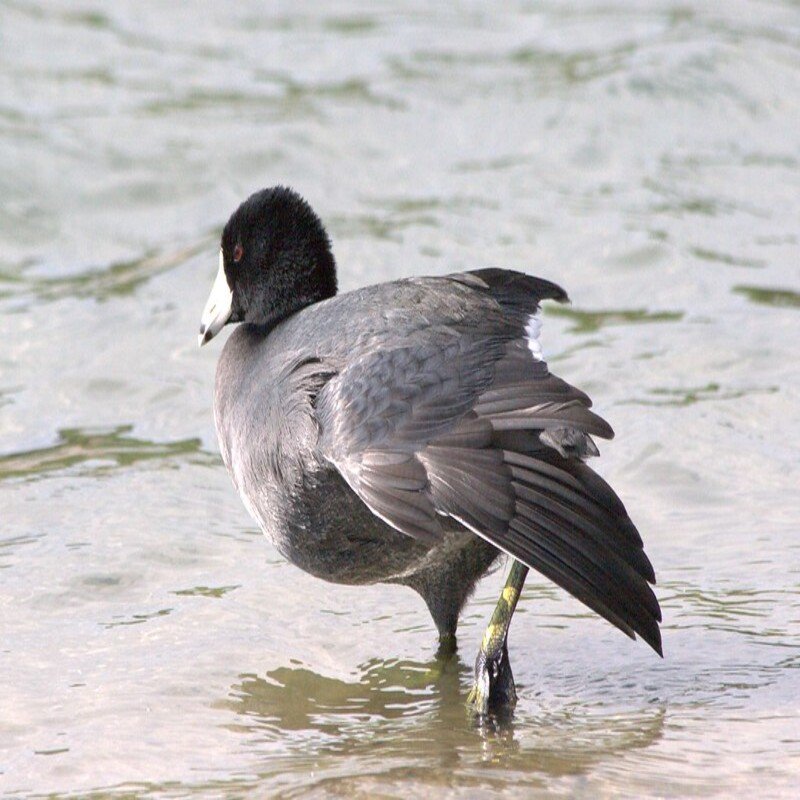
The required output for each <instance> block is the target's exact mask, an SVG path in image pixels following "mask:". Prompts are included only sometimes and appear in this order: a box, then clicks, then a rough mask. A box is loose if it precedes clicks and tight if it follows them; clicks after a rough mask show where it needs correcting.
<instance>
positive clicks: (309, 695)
mask: <svg viewBox="0 0 800 800" xmlns="http://www.w3.org/2000/svg"><path fill="white" fill-rule="evenodd" d="M470 679H471V669H470V668H469V667H468V666H467V665H465V664H464V663H463V662H462V661H461V659H460V658H459V657H458V656H457V655H456V656H454V657H452V658H449V659H434V660H431V661H429V662H416V661H410V660H399V659H393V660H378V659H373V660H370V661H368V662H366V663H364V664H362V665H361V666H360V667H359V670H358V674H357V675H356V676H354V678H353V680H342V679H338V678H330V677H326V676H323V675H320V674H317V673H316V672H314V671H313V670H311V669H308V668H307V667H305V666H303V665H299V664H295V665H293V666H285V667H279V668H277V669H274V670H271V671H270V672H268V673H267V674H266V676H265V677H259V676H256V675H252V674H244V675H240V676H239V678H238V680H237V681H236V682H235V683H234V684H233V685H232V687H231V691H230V694H229V697H228V698H227V699H226V700H225V701H223V702H222V703H221V704H220V705H221V706H222V707H224V708H227V709H229V710H231V711H234V712H235V713H236V715H237V717H236V723H235V724H232V725H231V726H230V727H231V728H233V729H236V730H239V731H241V732H242V733H245V734H247V735H248V737H249V738H250V740H251V741H252V742H254V743H256V742H259V741H260V742H262V743H263V744H266V743H269V744H270V746H269V747H268V748H266V749H265V755H266V752H267V751H269V752H271V753H272V754H273V756H274V745H276V744H279V745H280V746H281V749H282V750H283V751H284V752H283V755H284V756H287V757H288V758H282V759H280V761H281V763H282V769H284V770H285V769H287V767H289V768H291V766H290V765H292V764H294V765H295V766H296V768H297V769H303V768H305V767H306V766H307V760H308V758H309V757H312V756H313V758H314V759H315V761H314V763H315V764H316V765H318V766H319V767H322V766H323V765H324V763H325V759H326V757H328V756H334V755H335V756H337V759H338V758H339V757H341V756H347V757H350V758H356V759H361V758H364V759H368V761H369V763H370V764H371V769H374V768H375V764H376V763H378V764H381V765H383V766H382V767H381V768H380V771H381V774H383V775H384V777H387V776H389V775H390V773H391V772H392V771H393V770H394V769H399V768H400V766H399V764H403V765H405V766H404V767H403V769H405V770H406V771H407V770H408V769H412V771H413V770H416V769H423V768H424V769H425V770H426V771H429V770H431V769H433V770H437V769H438V770H441V771H442V773H443V774H452V770H453V769H454V768H456V767H459V768H464V767H469V768H470V769H494V768H495V767H503V768H504V769H508V770H518V771H520V772H521V773H525V774H529V775H530V776H531V778H533V776H535V775H538V776H539V779H541V777H542V776H543V775H549V776H558V775H574V774H581V773H584V772H586V771H588V770H589V769H590V768H591V767H592V766H593V765H594V764H596V763H598V762H600V761H603V760H605V759H607V758H609V757H614V756H618V755H621V754H622V753H624V752H626V751H630V750H635V749H640V748H647V747H649V746H651V745H652V744H654V743H655V742H657V741H658V740H659V739H660V738H661V736H662V732H663V728H664V721H665V717H666V710H665V708H664V707H663V706H659V707H656V706H645V707H643V708H640V709H637V710H634V711H630V710H629V711H626V712H622V713H614V712H611V711H605V710H603V709H602V708H601V709H598V708H597V707H596V706H595V707H588V706H579V707H576V705H575V704H574V703H572V704H569V705H568V706H567V707H564V706H563V705H557V706H556V710H554V711H544V710H542V708H541V707H539V708H536V707H532V701H531V700H530V699H525V698H527V697H529V696H528V695H524V696H523V701H522V702H521V703H520V704H519V705H518V706H517V709H516V710H515V712H514V713H513V715H512V714H506V715H503V716H499V717H494V718H491V719H488V720H482V721H479V722H476V721H475V720H474V719H473V718H471V717H470V716H469V714H468V712H467V711H466V708H465V704H464V701H465V698H466V694H467V690H468V688H469V683H470ZM548 705H551V706H552V705H553V703H552V701H550V702H549V703H548ZM256 749H257V748H256ZM293 752H294V755H296V756H301V757H300V758H297V759H293V758H292V753H293ZM304 765H305V766H304ZM409 765H416V766H413V767H411V766H409ZM265 766H266V765H265ZM268 771H269V770H268ZM426 775H427V776H428V777H430V774H429V772H426ZM497 777H499V776H497Z"/></svg>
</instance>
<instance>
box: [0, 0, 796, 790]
mask: <svg viewBox="0 0 800 800" xmlns="http://www.w3.org/2000/svg"><path fill="white" fill-rule="evenodd" d="M276 182H284V183H288V184H291V185H292V186H295V187H296V188H297V189H299V190H300V191H301V192H302V193H304V194H305V195H306V196H307V197H308V198H309V200H310V201H311V202H312V204H313V205H314V206H315V207H316V208H317V210H318V211H319V212H320V214H321V215H322V216H323V218H324V219H325V220H326V221H327V222H328V224H329V227H330V230H331V233H332V236H333V238H334V243H335V253H336V255H337V257H338V260H339V263H340V269H341V283H342V286H343V288H344V289H350V288H354V287H356V286H360V285H363V284H366V283H369V282H374V281H380V280H386V279H389V278H396V277H400V276H406V275H412V274H425V273H443V272H446V271H451V270H453V269H455V268H461V267H470V266H472V267H477V266H486V265H503V266H514V267H521V268H525V269H527V270H528V271H531V272H533V273H536V274H540V275H543V276H546V277H549V278H552V279H555V280H557V281H558V282H560V283H562V284H563V285H564V286H565V287H566V288H567V289H568V290H569V291H570V293H571V295H572V298H573V302H574V305H573V306H572V307H571V308H570V309H567V310H566V311H561V310H556V309H548V310H547V313H546V315H545V329H544V346H545V351H546V354H547V355H548V357H549V360H550V362H551V364H552V366H553V368H554V370H555V371H556V372H557V373H559V374H561V375H563V377H565V378H567V379H568V380H569V381H571V382H573V383H575V384H577V385H578V386H581V387H582V388H583V389H585V390H586V391H588V392H589V393H590V394H591V395H592V396H593V397H594V398H595V402H596V405H597V408H598V410H599V411H600V412H601V413H602V414H603V415H604V416H605V417H606V418H608V419H609V420H610V422H611V423H612V424H613V426H614V427H615V429H616V430H617V440H616V441H615V442H613V443H609V444H606V445H605V447H604V448H603V457H602V459H601V460H600V461H599V462H596V466H597V467H598V469H599V470H600V471H601V472H602V474H603V475H604V476H605V477H606V478H608V479H609V480H610V481H611V482H612V483H613V485H614V486H615V487H616V488H617V489H618V491H619V492H620V494H621V495H622V497H623V498H624V499H625V501H626V503H627V505H628V507H629V510H630V512H631V515H632V516H633V518H634V519H635V520H636V521H637V523H638V525H639V527H640V529H641V530H642V532H643V534H644V537H645V540H646V543H647V549H648V552H649V554H650V556H651V557H652V560H653V562H654V563H655V565H656V569H657V572H658V576H659V587H658V595H659V597H660V599H661V601H662V605H663V608H664V616H665V624H664V647H665V654H666V658H665V659H664V660H663V661H661V660H659V659H658V658H657V657H655V656H654V655H653V653H651V652H650V651H649V650H648V648H646V647H645V646H644V645H641V644H634V643H632V642H629V641H628V640H627V639H625V638H624V637H623V636H621V635H620V634H619V633H618V632H616V631H615V630H613V629H612V628H611V627H610V626H609V625H607V624H605V623H603V622H602V621H600V620H598V619H596V618H595V617H593V616H592V615H591V614H589V613H586V612H585V610H584V608H583V607H582V606H580V605H579V604H577V603H576V602H574V601H572V600H571V599H569V598H567V597H565V596H564V594H563V593H562V592H560V591H558V590H557V589H555V588H554V587H552V586H551V585H549V584H547V583H546V582H544V581H543V580H539V579H535V578H533V579H531V580H530V581H529V583H528V586H527V588H526V591H525V594H524V597H523V601H522V603H521V606H520V609H519V611H518V614H517V618H516V621H515V624H514V626H513V628H512V637H511V649H512V662H513V664H514V670H515V674H516V676H517V679H518V682H519V684H520V703H519V706H518V708H517V711H516V714H515V717H514V721H513V724H512V725H511V726H510V727H509V728H505V729H503V730H499V731H491V730H479V729H476V728H474V727H473V726H471V725H470V724H468V722H467V720H466V717H465V714H464V711H463V705H462V704H463V701H464V697H465V694H466V689H467V687H468V682H469V671H470V666H471V662H472V659H473V657H474V653H475V648H476V646H477V643H478V642H479V640H480V636H481V627H482V624H483V623H484V621H485V620H486V619H487V617H488V616H489V614H490V611H491V607H492V604H493V602H494V599H495V597H496V595H497V592H498V589H499V586H500V584H501V581H502V575H501V574H495V575H494V576H492V577H490V578H488V579H487V580H486V581H484V582H483V583H482V584H481V586H480V587H479V590H478V592H477V594H476V596H475V598H474V599H473V601H472V602H471V603H470V605H469V606H468V609H467V611H466V614H465V617H464V620H463V624H462V628H461V650H460V654H459V659H458V661H457V662H454V663H452V664H450V665H449V668H448V669H447V670H446V671H445V673H444V674H442V675H441V676H439V677H438V678H436V677H433V676H432V674H431V672H430V669H431V667H433V666H434V661H433V654H434V649H435V641H434V632H433V628H432V624H431V622H430V620H429V618H428V615H427V612H426V611H425V609H424V608H423V605H422V603H421V601H420V600H419V599H418V598H417V597H416V596H415V595H414V594H412V593H411V592H410V591H407V590H402V589H400V588H391V587H381V586H378V587H372V588H363V589H352V588H346V587H333V586H329V585H326V584H324V583H321V582H319V581H317V580H315V579H313V578H311V577H309V576H307V575H304V574H302V573H301V572H299V571H298V570H297V569H295V568H293V567H291V566H289V565H287V564H285V563H284V562H283V561H282V560H281V558H280V557H279V556H278V555H277V553H275V552H274V551H273V550H272V549H271V547H270V546H269V545H268V543H267V542H266V541H265V540H264V539H263V538H262V537H261V536H260V535H259V534H258V533H257V532H256V531H255V530H254V526H253V525H252V524H251V522H250V521H249V519H248V517H247V515H246V513H245V511H244V509H243V508H242V506H241V504H240V502H239V500H238V498H237V497H236V496H235V493H234V491H233V489H232V487H231V486H230V484H229V481H228V478H227V476H226V475H225V472H224V469H223V467H222V465H221V463H220V461H219V458H218V455H217V450H216V444H215V437H214V432H213V424H212V417H211V392H212V380H213V371H214V365H215V362H216V358H217V356H218V354H219V349H220V347H219V343H218V342H214V343H212V345H210V346H209V347H207V348H205V349H203V350H202V351H200V350H198V349H197V345H196V331H197V326H198V319H199V314H200V311H201V308H202V305H203V303H204V301H205V298H206V295H207V292H208V289H209V287H210V281H211V279H212V277H213V274H214V272H215V269H216V251H217V246H216V238H217V236H218V233H219V230H220V227H221V225H222V224H223V223H224V221H225V219H226V218H227V216H228V214H229V213H230V211H231V210H232V209H233V208H234V206H235V205H236V204H237V203H238V202H239V200H241V199H242V198H243V197H244V196H246V195H247V194H248V193H249V192H250V191H252V190H254V189H256V188H259V187H261V186H264V185H268V184H272V183H276ZM798 235H800V6H798V4H797V3H796V2H788V1H787V2H755V1H754V2H742V1H738V2H726V3H718V2H717V3H714V2H705V3H704V2H686V1H684V2H650V1H649V0H647V1H646V2H645V1H644V0H642V2H604V3H601V2H586V3H568V2H545V3H534V2H521V3H517V4H506V5H503V6H501V5H500V4H489V3H485V4H479V3H468V2H461V3H447V4H445V3H441V4H432V3H429V2H425V3H423V2H413V0H405V1H404V2H396V3H371V4H366V3H365V4H363V5H355V4H353V3H349V2H348V3H342V4H328V3H297V2H293V3H289V2H280V3H277V2H276V3H269V4H267V3H255V2H251V3H245V2H239V3H232V4H222V3H219V4H214V5H213V7H212V4H210V3H201V2H183V3H167V2H156V0H152V1H151V2H115V3H100V2H95V3H87V2H82V0H63V1H62V2H56V1H55V0H53V2H44V0H35V1H32V2H28V1H27V0H11V2H4V3H2V5H0V342H2V345H0V503H1V506H0V614H1V615H2V616H1V617H0V793H2V795H3V796H7V797H26V796H31V795H38V794H50V793H52V794H53V795H59V796H60V795H68V794H69V795H71V794H74V795H81V796H86V795H92V796H100V795H104V794H106V793H107V794H109V795H113V794H115V793H127V794H129V795H130V796H147V797H150V796H154V797H184V796H203V797H209V798H210V797H220V796H229V797H239V796H242V795H245V794H250V795H252V796H259V797H260V796H271V795H279V794H284V795H286V796H301V795H306V794H307V795H309V796H313V797H327V796H339V795H347V796H350V797H371V796H381V797H403V798H405V797H413V796H421V795H423V794H428V793H431V792H435V793H436V795H437V796H453V797H474V796H476V795H478V794H479V793H480V794H481V795H482V796H483V795H486V794H491V793H496V794H498V795H506V796H509V797H528V796H530V797H536V796H542V797H543V796H548V797H549V796H576V797H586V798H594V797H619V796H658V797H673V796H687V797H741V796H747V795H753V794H757V795H758V796H760V797H794V796H796V792H797V786H798V784H799V783H800V670H798V667H800V530H798V527H799V525H800V491H798V486H800V470H799V468H798V464H799V461H800V434H799V433H798V428H799V427H800V358H798V347H799V346H800V258H799V256H800V248H799V247H798ZM223 338H224V337H223Z"/></svg>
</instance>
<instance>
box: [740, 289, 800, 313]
mask: <svg viewBox="0 0 800 800" xmlns="http://www.w3.org/2000/svg"><path fill="white" fill-rule="evenodd" d="M733 291H734V292H736V294H741V295H744V297H746V298H747V299H748V300H749V301H750V302H751V303H758V304H759V305H763V306H776V307H778V308H800V292H795V291H792V290H790V289H769V288H767V287H765V286H734V287H733Z"/></svg>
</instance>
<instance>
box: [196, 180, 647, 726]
mask: <svg viewBox="0 0 800 800" xmlns="http://www.w3.org/2000/svg"><path fill="white" fill-rule="evenodd" d="M548 299H549V300H557V301H565V300H566V299H567V295H566V293H565V292H564V291H563V290H562V289H561V288H559V287H558V286H556V285H555V284H554V283H550V282H549V281H546V280H542V279H541V278H534V277H531V276H529V275H524V274H522V273H519V272H512V271H508V270H503V269H479V270H474V271H471V272H462V273H457V274H453V275H446V276H444V277H436V278H408V279H406V280H400V281H394V282H392V283H383V284H379V285H377V286H369V287H366V288H364V289H359V290H357V291H353V292H348V293H346V294H342V295H336V266H335V262H334V258H333V255H332V253H331V247H330V241H329V239H328V236H327V233H326V232H325V229H324V227H323V226H322V223H321V222H320V220H319V218H318V217H317V216H316V214H315V213H314V212H313V211H312V209H311V208H310V206H309V205H308V204H307V203H306V202H305V201H304V200H303V199H302V198H301V197H300V196H299V195H297V194H296V193H295V192H294V191H292V190H291V189H287V188H284V187H274V188H270V189H264V190H263V191H260V192H257V193H256V194H254V195H252V196H251V197H250V198H249V199H248V200H246V201H245V202H244V203H242V205H241V206H239V208H238V209H237V210H236V211H235V212H234V214H233V215H232V216H231V218H230V220H229V221H228V223H227V225H226V226H225V229H224V231H223V233H222V242H221V248H220V255H219V273H218V274H217V278H216V281H215V283H214V286H213V289H212V291H211V296H210V297H209V300H208V303H207V305H206V308H205V310H204V312H203V318H202V324H201V327H200V344H201V345H203V344H205V343H206V342H208V341H209V340H210V339H211V338H213V337H214V336H215V335H216V334H217V333H219V331H220V330H221V329H222V327H223V326H224V325H225V324H227V323H229V322H240V323H242V324H241V325H240V326H239V327H238V328H237V329H236V330H235V331H234V332H233V334H232V335H231V336H230V338H229V339H228V341H227V343H226V344H225V347H224V349H223V351H222V355H221V357H220V359H219V364H218V366H217V375H216V388H215V393H214V414H215V421H216V428H217V434H218V437H219V443H220V448H221V450H222V458H223V460H224V462H225V466H226V467H227V468H228V471H229V473H230V475H231V477H232V479H233V482H234V484H235V486H236V488H237V490H238V491H239V494H240V495H241V497H242V500H243V501H244V504H245V506H246V507H247V509H248V511H249V512H250V513H251V514H252V516H253V517H254V518H255V520H256V521H257V522H258V524H259V525H260V526H261V529H262V530H263V531H264V533H265V534H266V535H267V536H268V537H269V538H270V539H271V540H272V542H273V543H274V544H275V546H276V547H277V548H278V550H279V551H280V552H281V553H282V554H283V555H284V556H285V557H286V558H287V559H288V560H289V561H291V562H292V563H294V564H296V565H297V566H299V567H301V568H302V569H304V570H306V571H307V572H310V573H311V574H312V575H316V576H318V577H320V578H324V579H325V580H328V581H334V582H337V583H347V584H369V583H377V582H384V583H397V584H403V585H405V586H410V587H411V588H412V589H414V590H415V591H417V592H418V593H419V594H420V595H421V596H422V598H423V599H424V600H425V602H426V604H427V606H428V608H429V610H430V612H431V615H432V616H433V620H434V622H435V623H436V627H437V628H438V630H439V636H440V643H441V650H442V651H445V652H446V651H452V650H454V648H455V633H456V625H457V623H458V617H459V613H460V612H461V609H462V607H463V605H464V602H465V600H466V599H467V597H468V596H469V594H470V593H471V592H472V590H473V588H474V587H475V583H476V582H477V580H478V579H479V578H480V577H481V576H482V575H484V574H485V573H486V572H487V571H488V570H489V569H490V567H491V566H492V564H493V563H494V562H495V560H496V559H497V558H498V556H499V555H500V553H501V551H502V552H505V553H507V554H509V555H510V556H511V557H512V558H513V559H514V562H513V563H512V567H511V571H510V574H509V578H508V581H507V583H506V586H505V588H504V589H503V593H502V597H501V598H500V601H499V603H498V605H497V608H496V610H495V612H494V615H493V616H492V619H491V621H490V624H489V627H488V628H487V631H486V634H485V636H484V638H483V642H482V644H481V648H480V651H479V654H478V657H477V659H476V664H475V684H474V686H473V690H472V692H471V694H470V697H469V701H468V702H469V703H470V704H471V706H472V707H473V708H474V709H475V710H476V711H477V712H478V713H486V712H487V710H488V709H489V708H490V707H492V706H495V705H498V706H499V705H503V704H505V705H513V703H514V701H515V691H514V681H513V677H512V674H511V668H510V666H509V662H508V650H507V646H506V638H507V633H508V626H509V623H510V621H511V615H512V614H513V611H514V608H515V606H516V603H517V599H518V597H519V593H520V590H521V588H522V584H523V582H524V580H525V576H526V574H527V571H528V568H529V567H531V568H533V569H535V570H537V571H538V572H540V573H542V574H543V575H545V576H547V577H548V578H550V579H551V580H553V581H554V582H555V583H557V584H558V585H559V586H562V587H563V588H564V589H566V590H567V591H568V592H569V593H570V594H572V595H574V596H575V597H576V598H578V600H580V601H581V602H583V603H585V604H586V605H587V606H589V608H591V609H593V610H594V611H596V612H597V613H598V614H600V615H601V616H602V617H605V619H607V620H608V621H609V622H611V623H612V624H613V625H616V626H617V627H618V628H619V629H620V630H622V631H623V632H624V633H626V634H627V635H628V636H630V637H631V638H635V634H637V633H638V634H639V635H640V636H641V637H642V638H643V639H644V640H645V641H646V642H647V643H648V644H649V645H650V646H651V647H652V648H653V649H654V650H656V652H658V653H659V654H660V653H661V635H660V632H659V626H658V623H659V621H660V619H661V612H660V609H659V605H658V601H657V600H656V597H655V595H654V594H653V591H652V589H651V588H650V586H649V584H650V583H654V582H655V575H654V573H653V568H652V566H651V564H650V561H649V560H648V558H647V556H646V555H645V553H644V550H643V549H642V540H641V538H640V536H639V533H638V532H637V530H636V528H635V526H634V525H633V523H632V522H631V520H630V518H629V517H628V514H627V513H626V511H625V507H624V506H623V505H622V502H621V501H620V500H619V498H618V497H617V495H616V494H615V493H614V491H613V490H612V489H611V487H610V486H608V484H607V483H606V482H605V481H603V480H602V478H600V477H599V476H598V475H596V474H595V473H594V472H593V471H592V470H591V469H589V467H588V466H586V464H585V460H586V458H587V457H589V456H594V455H597V454H598V453H597V448H596V446H595V444H594V442H593V441H592V438H591V436H592V435H596V436H600V437H602V438H604V439H610V438H611V437H612V436H613V432H612V430H611V428H610V427H609V425H608V423H606V422H605V421H604V420H603V419H601V418H600V417H599V416H597V415H596V414H594V413H592V412H591V411H590V410H589V407H590V406H591V401H590V400H589V398H588V397H587V396H586V395H585V394H584V393H583V392H581V391H580V390H578V389H575V388H573V387H572V386H570V385H569V384H567V383H565V382H564V381H563V380H561V379H560V378H557V377H556V376H555V375H553V374H551V373H550V372H549V370H548V368H547V364H546V363H545V362H544V360H543V358H542V353H541V348H540V346H539V341H538V333H539V324H538V321H537V319H536V318H535V316H534V315H535V313H536V311H537V309H538V307H539V303H540V302H541V301H542V300H548Z"/></svg>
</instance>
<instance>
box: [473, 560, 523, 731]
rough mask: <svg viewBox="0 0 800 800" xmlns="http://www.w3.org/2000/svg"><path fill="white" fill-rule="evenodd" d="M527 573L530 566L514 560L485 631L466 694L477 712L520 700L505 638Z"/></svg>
mask: <svg viewBox="0 0 800 800" xmlns="http://www.w3.org/2000/svg"><path fill="white" fill-rule="evenodd" d="M527 576H528V568H527V567H526V566H525V565H524V564H522V563H520V562H519V561H514V562H513V563H512V565H511V571H510V572H509V574H508V579H507V580H506V585H505V586H504V587H503V593H502V594H501V595H500V599H499V600H498V601H497V605H496V606H495V609H494V613H493V614H492V618H491V620H489V626H488V627H487V628H486V633H484V634H483V641H482V642H481V649H480V650H479V651H478V657H477V658H476V659H475V681H474V683H473V684H472V690H471V691H470V693H469V696H468V697H467V706H468V707H469V708H470V709H471V710H472V711H473V712H474V713H475V714H477V715H480V716H483V715H486V714H487V713H488V712H489V709H490V708H498V707H503V706H505V707H507V708H513V707H514V705H515V704H516V702H517V691H516V689H515V688H514V676H513V674H512V673H511V664H510V663H509V661H508V646H507V644H506V641H507V639H508V628H509V626H510V625H511V617H512V616H513V614H514V609H515V608H516V607H517V601H518V600H519V596H520V594H521V592H522V586H523V584H524V583H525V578H526V577H527Z"/></svg>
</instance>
